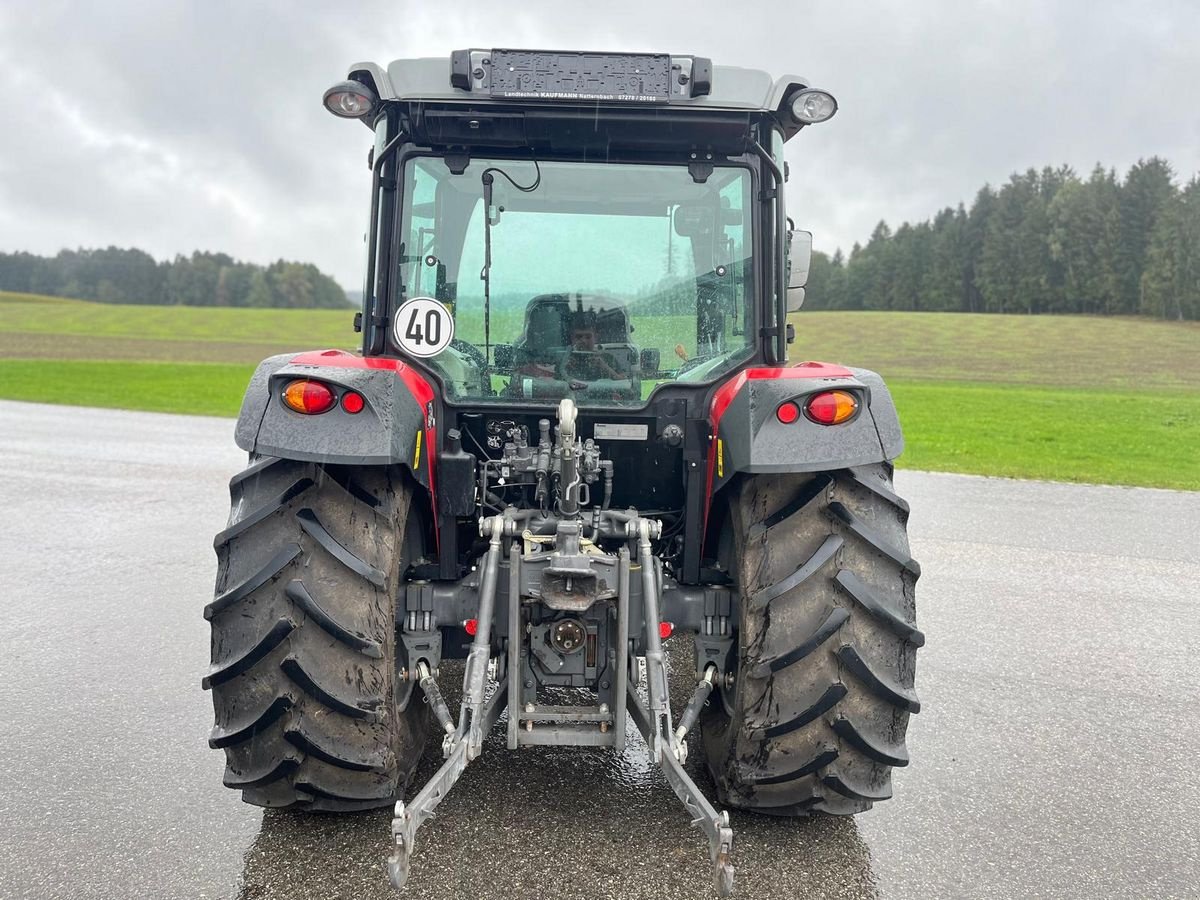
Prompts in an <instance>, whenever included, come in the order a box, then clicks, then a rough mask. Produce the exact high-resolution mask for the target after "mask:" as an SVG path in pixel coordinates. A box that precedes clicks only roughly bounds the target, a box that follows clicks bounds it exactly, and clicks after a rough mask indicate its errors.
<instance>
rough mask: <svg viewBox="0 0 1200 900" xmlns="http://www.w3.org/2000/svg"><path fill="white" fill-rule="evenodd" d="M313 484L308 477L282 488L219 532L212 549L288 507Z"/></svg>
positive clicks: (221, 545) (219, 546) (218, 547)
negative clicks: (289, 503)
mask: <svg viewBox="0 0 1200 900" xmlns="http://www.w3.org/2000/svg"><path fill="white" fill-rule="evenodd" d="M314 484H316V482H315V481H313V480H312V479H311V478H308V477H304V478H299V479H297V480H296V481H294V482H292V484H290V485H289V486H288V487H286V488H284V489H283V490H282V491H280V492H279V493H278V494H276V495H275V496H274V497H272V498H270V499H269V500H267V502H266V503H263V504H260V505H259V506H258V507H257V508H255V509H254V510H252V511H251V512H249V513H247V514H246V515H245V516H243V517H242V518H240V519H238V520H237V521H236V522H234V523H233V524H232V525H230V526H229V527H228V528H226V529H225V530H224V531H222V532H219V533H218V534H217V536H216V537H215V538H213V547H214V548H216V549H220V548H221V547H223V546H225V545H226V544H228V543H229V542H230V541H231V540H233V539H234V538H235V537H237V536H238V535H239V534H242V533H243V532H245V531H248V530H249V529H251V528H253V527H254V526H255V525H257V524H258V523H259V522H261V521H262V520H263V519H265V518H266V517H267V516H270V515H273V514H275V513H277V512H279V511H280V510H281V509H283V508H284V507H286V506H287V505H288V502H289V501H291V500H294V499H295V498H296V497H299V496H300V495H301V494H303V493H304V492H305V491H307V490H308V489H309V488H310V487H312V486H313V485H314Z"/></svg>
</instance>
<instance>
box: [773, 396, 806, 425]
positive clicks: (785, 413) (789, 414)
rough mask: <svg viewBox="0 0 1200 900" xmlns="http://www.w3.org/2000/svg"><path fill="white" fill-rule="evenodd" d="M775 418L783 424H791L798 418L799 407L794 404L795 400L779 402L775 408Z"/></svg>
mask: <svg viewBox="0 0 1200 900" xmlns="http://www.w3.org/2000/svg"><path fill="white" fill-rule="evenodd" d="M775 418H777V419H779V421H780V422H782V423H783V424H784V425H791V424H792V423H793V422H795V421H796V420H797V419H798V418H800V407H799V406H797V405H796V401H795V400H786V401H784V402H783V403H780V404H779V408H778V409H777V410H775Z"/></svg>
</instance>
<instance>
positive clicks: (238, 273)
mask: <svg viewBox="0 0 1200 900" xmlns="http://www.w3.org/2000/svg"><path fill="white" fill-rule="evenodd" d="M0 290H3V291H17V292H20V293H29V294H50V295H53V296H58V297H76V298H78V299H81V300H98V301H100V302H101V303H135V304H154V305H168V306H251V307H281V306H282V307H297V308H315V307H322V308H345V307H346V306H348V305H349V301H348V300H347V299H346V292H345V291H344V290H342V288H341V287H340V286H339V285H338V283H337V282H336V281H334V280H333V279H332V278H330V277H329V276H328V275H325V274H323V273H322V272H321V271H320V270H319V269H318V268H317V267H316V266H314V265H312V264H311V263H298V262H287V261H285V260H282V259H281V260H279V261H277V262H273V263H271V264H270V265H269V266H259V265H255V264H254V263H248V262H240V261H238V260H235V259H234V258H233V257H231V256H229V255H227V254H225V253H203V252H200V251H197V252H195V253H193V254H192V255H191V256H182V255H180V256H176V257H175V258H174V259H173V260H169V261H167V262H158V261H156V260H155V259H154V257H152V256H151V255H150V254H148V253H146V252H144V251H142V250H126V249H121V248H119V247H107V248H105V249H97V250H62V251H60V252H59V253H58V254H57V255H56V256H35V255H34V254H32V253H0Z"/></svg>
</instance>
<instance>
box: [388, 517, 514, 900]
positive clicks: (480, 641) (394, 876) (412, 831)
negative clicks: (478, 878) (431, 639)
mask: <svg viewBox="0 0 1200 900" xmlns="http://www.w3.org/2000/svg"><path fill="white" fill-rule="evenodd" d="M513 529H514V525H513V521H512V519H511V518H510V517H508V516H490V517H488V518H486V519H483V520H482V521H481V522H480V523H479V531H480V533H481V534H482V535H483V536H484V537H486V538H488V552H487V557H486V559H485V561H484V564H483V578H482V582H481V585H480V595H479V619H478V622H479V627H478V629H477V630H476V632H475V640H474V641H473V642H472V643H471V649H470V650H469V651H468V654H467V665H466V672H465V673H464V675H463V700H462V706H461V708H460V710H459V717H458V728H457V729H455V730H454V731H452V732H451V733H448V734H447V735H446V740H445V743H444V744H443V752H444V754H445V757H446V761H445V762H444V763H442V767H441V768H440V769H438V770H437V773H436V774H435V775H434V776H433V778H431V779H430V780H429V783H428V784H426V785H425V787H423V788H422V789H421V792H420V793H419V794H417V796H415V797H413V799H412V801H411V802H410V803H408V804H405V803H404V801H403V800H401V801H397V803H396V810H395V814H394V817H393V818H392V842H393V843H394V845H395V852H394V853H393V854H392V855H391V856H390V857H389V858H388V864H387V870H388V880H389V881H391V883H392V886H393V887H395V888H397V889H399V888H401V887H403V886H404V883H405V882H406V881H407V880H408V865H409V860H410V858H411V857H412V852H413V844H414V842H415V841H416V836H417V829H418V828H420V827H421V826H422V825H423V824H424V823H425V822H426V820H428V819H429V818H431V817H432V816H433V811H434V809H436V808H437V805H438V804H439V803H441V802H442V800H443V799H444V798H445V796H446V794H447V793H449V791H450V788H452V787H454V785H455V783H456V782H457V781H458V779H459V778H460V777H462V773H463V771H464V770H465V769H466V768H467V763H469V762H470V761H471V760H473V759H475V758H476V757H478V756H479V754H480V752H481V751H482V748H483V736H484V735H485V734H487V732H488V731H490V730H491V729H492V726H493V725H495V724H496V721H497V720H498V719H499V718H500V712H501V710H502V709H504V706H505V701H506V700H507V699H508V685H507V684H501V685H500V687H499V688H498V689H497V690H496V692H495V693H494V694H492V696H491V698H490V699H486V696H485V695H486V691H487V666H488V661H489V657H490V655H491V641H492V612H493V610H494V609H495V606H496V579H497V577H498V576H499V569H500V542H501V540H502V539H503V538H504V537H505V536H506V535H509V536H511V535H512V533H513ZM419 671H420V670H419ZM420 674H421V675H422V676H425V675H428V667H426V668H425V670H424V671H420ZM433 696H435V697H436V698H437V699H440V696H441V693H440V691H436V688H435V693H434V695H433ZM434 702H435V703H436V700H435V701H434Z"/></svg>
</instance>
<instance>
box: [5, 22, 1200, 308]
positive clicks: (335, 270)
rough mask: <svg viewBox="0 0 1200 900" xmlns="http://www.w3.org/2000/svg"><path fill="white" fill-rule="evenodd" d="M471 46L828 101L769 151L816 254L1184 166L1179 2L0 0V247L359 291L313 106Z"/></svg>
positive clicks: (1191, 169)
mask: <svg viewBox="0 0 1200 900" xmlns="http://www.w3.org/2000/svg"><path fill="white" fill-rule="evenodd" d="M473 6H478V9H477V10H474V9H472V7H473ZM606 9H607V12H602V10H606ZM472 46H474V47H493V46H509V47H532V48H539V49H588V50H643V51H659V52H676V53H695V54H698V55H702V56H710V57H712V58H713V60H714V62H716V63H717V64H719V65H720V64H724V65H738V66H750V67H756V68H764V69H766V70H768V71H769V72H771V74H772V75H773V76H778V75H781V74H784V73H789V72H790V73H796V74H799V75H804V76H807V77H808V78H809V79H810V80H811V82H812V83H813V84H815V85H819V86H822V87H826V88H828V89H829V90H830V91H832V92H833V93H834V94H835V95H836V96H837V98H838V100H839V102H840V110H839V112H838V115H837V116H836V117H835V118H834V119H833V120H832V121H831V122H829V123H828V124H824V125H821V126H817V127H814V128H810V129H807V130H805V131H804V132H803V133H802V134H800V135H799V136H798V137H797V138H796V139H795V140H793V141H792V142H790V143H789V145H788V146H789V149H788V158H789V160H790V162H791V172H792V178H791V183H790V184H791V193H790V196H789V206H790V207H791V212H792V215H793V217H794V218H795V219H796V220H797V222H798V223H799V224H800V225H801V226H802V227H807V228H809V229H811V230H812V231H813V232H814V234H815V243H816V246H817V248H818V249H824V250H830V251H831V250H832V249H833V248H835V247H837V246H842V247H844V248H849V246H850V245H851V244H852V243H853V242H854V241H856V240H865V238H866V237H867V236H868V235H869V234H870V231H871V229H872V228H873V226H874V224H875V223H876V222H877V221H878V220H879V219H881V218H883V219H887V220H888V221H889V222H891V223H892V224H893V225H894V224H897V223H898V222H900V221H901V220H904V219H910V220H916V219H923V218H927V217H929V216H931V215H932V214H933V213H934V212H936V210H937V209H938V208H940V207H942V206H945V205H953V204H956V203H958V202H959V201H960V200H963V201H967V202H968V203H969V202H970V199H971V197H972V195H973V194H974V192H975V191H976V189H977V188H978V187H979V186H980V185H981V184H983V183H984V182H991V183H993V184H996V183H1000V182H1003V181H1004V180H1005V179H1006V178H1007V177H1008V175H1009V173H1011V172H1012V171H1014V170H1018V169H1025V168H1027V167H1029V166H1037V167H1040V166H1042V165H1045V164H1058V163H1063V162H1065V163H1069V164H1071V165H1073V166H1075V167H1076V169H1078V170H1080V171H1081V172H1083V173H1086V172H1087V171H1089V170H1090V169H1091V167H1092V166H1093V165H1094V164H1095V163H1096V162H1097V161H1100V162H1103V163H1104V164H1105V165H1109V166H1115V167H1116V168H1117V169H1118V170H1119V171H1123V170H1124V169H1126V168H1127V167H1128V166H1129V164H1130V163H1132V162H1134V161H1135V160H1136V159H1138V158H1139V157H1145V156H1150V155H1154V154H1157V155H1160V156H1163V157H1166V159H1167V160H1168V161H1169V162H1170V163H1171V164H1172V165H1173V166H1174V168H1175V171H1176V173H1178V174H1180V175H1182V176H1185V177H1186V176H1190V175H1191V174H1192V173H1195V172H1197V171H1198V170H1200V101H1198V100H1197V85H1200V52H1198V50H1200V3H1197V2H1195V0H1189V2H1179V3H1171V2H1137V3H1130V2H1128V0H1126V2H1096V0H1092V2H1050V0H1041V2H1019V0H1006V2H972V3H963V2H938V3H933V2H924V0H906V2H895V3H852V2H844V0H843V2H820V3H814V2H799V0H776V2H746V0H742V2H739V3H734V2H724V3H707V2H701V0H694V2H691V3H686V4H680V3H665V2H655V0H639V2H636V3H599V2H592V3H587V4H577V3H570V2H565V0H560V2H555V3H543V2H534V0H523V2H520V3H516V2H513V3H486V4H472V3H469V2H466V0H461V2H453V0H449V2H448V0H439V2H420V3H412V2H393V3H386V4H371V3H364V2H355V3H345V4H321V5H320V6H319V7H318V5H317V4H316V3H309V4H306V3H298V2H293V3H278V4H267V3H249V2H239V3H233V2H213V0H205V2H200V0H196V2H194V3H188V4H182V3H180V4H174V3H168V2H161V3H147V2H144V0H142V2H137V3H134V2H131V0H104V2H97V3H81V2H76V3H71V4H67V3H58V2H49V0H42V2H38V3H33V2H28V3H26V2H21V0H16V2H14V0H6V2H4V3H3V4H2V5H0V251H11V250H17V249H23V250H30V251H34V252H38V253H46V254H52V253H55V252H57V251H58V250H59V249H61V248H63V247H77V246H85V247H94V246H107V245H109V244H115V245H118V246H135V247H141V248H144V249H146V250H148V251H150V252H151V253H152V254H154V255H155V256H157V257H159V258H167V257H170V256H172V255H174V254H175V253H177V252H190V251H192V250H193V249H197V248H199V249H210V250H223V251H225V252H228V253H230V254H232V255H234V256H236V257H239V258H244V259H249V260H253V261H256V262H269V261H271V260H273V259H277V258H280V257H284V258H288V259H296V260H303V261H312V262H315V263H317V265H319V266H320V267H321V268H322V269H323V270H324V271H326V272H329V273H330V274H332V275H334V276H335V277H336V278H337V279H338V280H339V281H341V282H342V284H343V285H344V286H346V287H349V288H356V287H359V286H360V285H359V282H360V279H361V269H360V267H361V258H362V253H361V237H362V231H363V225H364V219H365V215H366V210H367V204H368V190H367V187H368V183H369V181H368V179H369V174H368V172H367V169H366V162H365V160H366V153H367V149H368V147H369V146H370V139H369V138H370V135H369V132H368V131H367V129H366V128H364V127H363V126H362V125H361V124H359V123H357V122H347V121H340V120H337V119H335V118H334V117H333V116H330V115H329V114H328V113H326V112H324V110H323V109H322V108H321V94H322V91H323V90H324V89H325V88H326V87H327V86H328V85H330V84H332V83H333V82H335V81H339V80H341V79H342V78H343V77H344V76H345V72H346V68H347V66H348V65H349V64H351V63H354V62H358V61H361V60H372V61H376V62H379V63H386V62H387V61H388V60H390V59H395V58H398V57H406V56H430V55H446V54H448V53H449V52H450V51H451V50H452V49H455V48H463V47H472Z"/></svg>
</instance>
